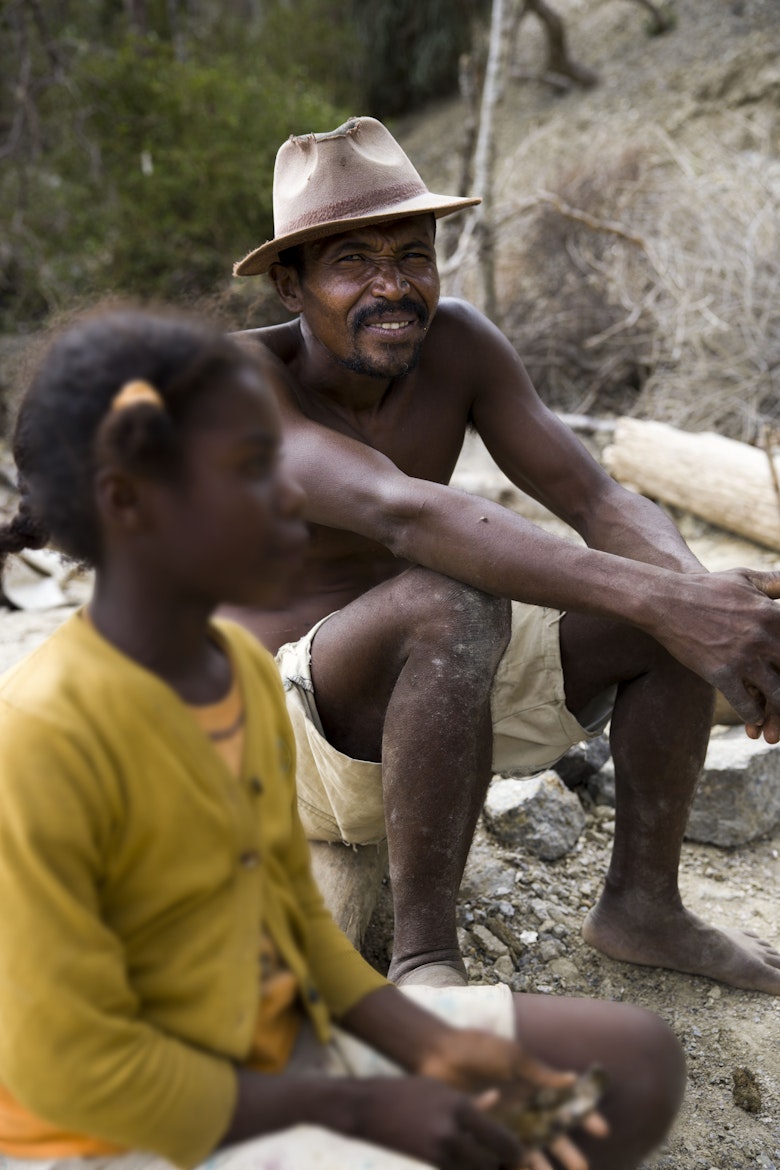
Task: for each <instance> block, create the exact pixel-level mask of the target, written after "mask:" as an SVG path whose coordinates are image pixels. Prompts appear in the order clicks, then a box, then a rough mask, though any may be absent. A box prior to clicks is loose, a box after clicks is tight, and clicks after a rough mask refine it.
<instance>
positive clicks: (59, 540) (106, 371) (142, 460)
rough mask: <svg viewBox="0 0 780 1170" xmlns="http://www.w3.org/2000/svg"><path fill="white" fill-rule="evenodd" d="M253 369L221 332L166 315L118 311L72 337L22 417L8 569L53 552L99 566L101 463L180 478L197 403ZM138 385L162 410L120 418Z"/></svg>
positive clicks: (1, 538)
mask: <svg viewBox="0 0 780 1170" xmlns="http://www.w3.org/2000/svg"><path fill="white" fill-rule="evenodd" d="M251 361H252V359H251V358H250V356H249V354H248V353H247V351H246V350H244V349H242V348H241V346H240V345H238V344H237V343H236V342H234V341H231V340H230V339H229V338H228V337H226V336H225V335H224V334H223V333H221V332H220V331H218V330H217V329H215V328H214V327H213V326H211V325H208V324H206V323H205V322H203V321H202V320H200V319H195V318H192V317H186V316H182V315H178V314H172V313H167V312H152V311H149V310H144V309H137V308H123V309H115V310H111V311H107V312H102V313H97V314H95V315H91V316H88V317H86V318H83V319H82V320H81V321H79V322H78V323H77V324H75V325H73V326H71V327H70V328H68V329H67V330H66V331H65V332H64V333H63V334H62V335H61V336H60V337H58V338H57V339H56V340H55V341H54V342H53V344H52V345H51V346H50V348H49V349H48V351H47V353H46V355H45V357H44V359H43V361H42V363H41V365H40V366H39V368H38V370H37V372H36V373H35V375H34V376H33V379H32V382H31V384H30V386H29V388H28V390H27V392H26V394H25V395H24V398H23V400H22V403H21V406H20V408H19V413H18V415H17V420H16V426H15V430H14V438H13V454H14V460H15V462H16V467H17V470H18V486H19V492H20V504H19V508H18V511H17V514H16V516H14V518H13V519H12V520H11V521H10V523H8V524H6V525H4V526H0V567H1V566H2V562H3V561H4V559H5V557H6V556H7V555H8V554H9V553H12V552H20V551H21V550H22V549H25V548H41V547H42V546H43V545H45V544H47V543H49V542H51V543H52V544H53V545H54V546H55V547H56V548H58V549H59V551H61V552H63V553H65V554H66V555H67V556H69V557H72V558H73V559H75V560H77V561H80V562H81V563H83V564H87V565H96V564H98V563H99V561H100V553H101V548H100V527H99V523H98V516H97V509H96V504H95V496H94V476H95V471H96V468H97V466H98V455H99V454H100V455H112V456H114V457H115V458H117V459H118V460H120V461H121V463H122V464H123V465H124V466H125V467H127V469H128V470H129V471H133V472H135V473H140V474H146V475H149V476H153V477H158V478H169V477H174V476H175V475H176V474H177V472H178V471H179V469H180V466H181V455H182V452H183V449H184V442H183V439H184V431H185V429H186V423H187V420H188V418H189V416H190V414H191V413H192V411H193V407H194V405H195V403H196V401H197V400H198V399H199V398H200V396H201V395H203V394H204V393H206V392H209V391H211V392H215V383H217V384H218V381H219V379H220V377H224V376H226V375H227V374H229V373H230V372H231V371H235V370H236V369H237V368H239V367H241V366H246V365H248V364H250V363H251ZM136 380H139V381H143V382H147V383H149V384H150V386H152V387H153V388H154V389H155V390H156V391H157V394H158V395H159V396H160V399H161V400H162V402H161V405H154V403H152V402H149V401H143V400H141V401H138V402H137V403H136V404H134V405H133V406H132V407H131V408H129V409H122V410H112V409H111V406H112V402H113V400H114V399H115V397H116V396H117V394H118V392H119V391H120V389H121V388H122V387H123V386H124V385H126V384H127V383H128V382H132V381H136ZM216 392H218V390H217V391H216Z"/></svg>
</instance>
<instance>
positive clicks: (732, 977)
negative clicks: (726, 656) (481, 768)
mask: <svg viewBox="0 0 780 1170" xmlns="http://www.w3.org/2000/svg"><path fill="white" fill-rule="evenodd" d="M561 659H562V663H563V671H564V680H565V686H566V699H567V705H568V707H569V709H570V710H571V711H574V712H575V713H576V712H577V711H579V710H582V708H583V707H584V706H585V704H586V703H587V702H588V701H589V700H590V699H592V698H593V697H594V696H595V695H597V694H599V692H600V691H603V690H604V689H605V688H606V686H607V685H609V684H613V683H615V682H617V683H619V687H618V693H617V699H616V702H615V709H614V713H613V716H612V724H611V733H610V739H611V743H612V756H613V759H614V763H615V782H616V784H615V786H616V803H617V808H616V818H615V842H614V847H613V851H612V859H611V863H610V867H609V872H608V874H607V879H606V884H605V887H604V892H603V893H602V895H601V898H600V899H599V902H598V904H597V905H596V907H595V908H594V909H593V910H592V911H591V913H590V914H589V915H588V918H587V920H586V923H585V927H584V930H583V934H584V937H585V939H586V940H587V941H588V942H589V943H590V944H591V945H592V946H594V947H596V948H597V949H598V950H601V951H603V952H604V953H605V954H607V955H610V956H611V957H612V958H615V959H624V960H627V961H629V962H634V963H645V964H647V965H649V966H653V967H670V968H672V969H674V970H677V971H687V972H689V973H691V974H695V975H709V976H711V977H712V978H713V979H719V980H722V981H723V982H724V983H729V984H731V985H732V986H735V987H745V988H751V989H753V990H756V991H767V992H770V993H775V994H780V954H778V953H777V951H775V950H774V949H773V948H771V947H769V946H768V945H767V944H765V943H763V942H761V941H760V940H759V939H758V938H756V937H755V936H754V935H750V934H746V933H744V932H743V931H740V930H720V929H717V928H715V927H712V926H709V925H707V924H706V923H704V922H702V921H701V920H700V919H698V918H697V917H695V916H694V915H693V914H690V913H689V912H688V911H687V910H686V909H685V908H684V906H683V905H682V902H681V899H680V894H679V891H678V886H677V870H678V865H679V860H680V850H681V847H682V840H683V833H684V831H685V825H686V823H687V820H688V813H689V810H690V805H691V801H692V800H693V794H694V790H695V788H696V782H697V780H698V777H699V773H700V771H701V767H702V764H703V762H704V755H705V752H706V749H707V741H708V738H709V732H710V723H711V717H712V692H711V690H710V688H709V687H708V686H707V685H706V684H705V683H703V682H702V681H701V679H699V678H697V677H696V676H695V675H693V674H691V673H690V672H689V671H688V670H686V669H685V668H684V667H683V666H681V665H680V664H679V663H678V662H676V661H675V659H673V658H671V657H670V656H669V655H668V654H666V652H665V651H664V650H663V649H662V648H661V647H660V646H659V645H658V644H657V643H656V642H654V641H653V640H652V639H650V638H648V637H646V636H645V635H643V634H641V633H639V632H638V631H636V630H633V629H631V627H628V626H617V625H615V624H614V623H611V622H608V621H604V620H601V619H594V618H588V617H584V616H582V615H579V614H566V615H565V617H564V618H563V619H562V621H561Z"/></svg>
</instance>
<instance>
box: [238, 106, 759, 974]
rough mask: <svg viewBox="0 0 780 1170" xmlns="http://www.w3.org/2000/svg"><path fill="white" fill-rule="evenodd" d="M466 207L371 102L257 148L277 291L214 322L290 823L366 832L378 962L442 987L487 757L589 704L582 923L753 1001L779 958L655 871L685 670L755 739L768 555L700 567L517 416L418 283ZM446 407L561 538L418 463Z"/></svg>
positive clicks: (666, 848)
mask: <svg viewBox="0 0 780 1170" xmlns="http://www.w3.org/2000/svg"><path fill="white" fill-rule="evenodd" d="M473 202H476V200H466V199H456V198H452V197H447V196H441V195H435V194H432V193H431V192H429V191H428V190H427V188H426V187H425V185H424V184H423V181H422V179H421V178H420V176H419V175H418V174H417V172H416V170H415V169H414V168H413V166H412V164H411V163H410V161H409V159H408V158H407V157H406V155H405V154H404V152H403V151H402V150H401V148H400V147H399V146H398V144H397V143H396V142H395V140H394V139H393V138H392V137H391V135H390V134H389V132H388V131H387V130H386V129H385V128H384V127H383V126H381V124H379V123H378V122H375V121H374V120H373V119H369V118H362V119H353V120H351V121H350V122H348V123H346V124H345V125H344V126H342V127H339V128H338V129H337V130H335V131H333V132H332V133H329V134H323V135H308V136H304V137H301V138H293V139H290V141H289V142H287V143H285V145H284V146H283V147H282V148H281V150H280V152H279V155H278V157H277V166H276V172H275V180H274V214H275V231H276V235H275V237H274V239H273V240H271V241H269V242H268V243H266V244H264V245H263V246H262V247H260V248H257V249H255V251H253V252H252V253H250V254H249V255H248V256H247V257H246V258H245V259H244V260H242V261H241V262H239V263H238V264H237V265H236V268H235V271H236V273H237V274H238V275H250V274H253V273H261V272H266V271H269V270H270V274H271V278H272V280H273V281H274V283H275V285H276V289H277V291H278V294H279V297H280V299H281V301H282V303H283V305H284V306H285V308H286V309H287V310H289V311H291V312H292V313H294V314H296V318H295V320H293V321H290V322H288V323H286V324H283V325H278V326H273V327H270V328H265V329H257V330H249V331H247V332H246V333H244V334H242V336H243V337H244V338H245V339H246V341H247V343H255V342H256V343H261V344H263V345H264V346H266V347H268V349H270V350H271V351H272V352H273V353H274V354H276V355H277V357H278V358H279V359H280V361H281V363H282V364H283V366H284V367H286V371H287V387H286V390H285V391H284V392H283V393H282V394H281V400H280V407H281V411H282V415H283V423H284V429H285V450H286V455H285V458H286V459H287V460H288V461H289V463H290V465H291V467H292V470H293V472H294V475H295V477H296V478H297V479H298V480H299V482H300V483H301V484H302V485H303V487H304V488H305V490H306V493H307V495H308V509H307V518H308V520H309V522H310V524H311V526H312V541H311V548H310V552H309V561H308V566H307V570H306V573H305V593H304V594H303V595H302V596H301V597H300V598H299V600H298V601H297V602H296V603H295V604H294V605H292V606H290V607H289V608H288V609H287V610H286V611H284V612H280V613H260V612H251V613H250V612H246V611H243V612H242V613H240V614H239V615H236V616H238V617H239V620H241V621H243V622H244V623H245V624H246V625H247V626H249V628H250V629H252V630H254V631H255V632H256V633H257V634H258V635H259V636H260V637H261V638H262V639H263V641H264V642H265V643H266V644H267V645H268V646H269V647H271V648H272V649H273V650H274V651H275V650H277V649H278V648H279V647H280V646H282V644H283V643H287V645H285V646H284V647H283V648H282V650H281V653H280V655H279V662H280V667H281V669H282V673H283V675H284V676H285V678H286V684H285V685H286V687H287V688H288V698H289V704H290V712H291V715H292V718H293V722H294V725H295V729H296V738H297V740H298V745H299V754H300V759H299V783H300V808H301V813H302V816H303V820H304V824H305V826H306V828H307V831H308V833H309V835H310V837H312V838H319V839H326V840H327V839H330V840H337V839H342V840H346V841H348V842H353V843H357V842H364V843H365V842H368V841H377V840H379V839H381V838H382V837H383V836H384V834H385V832H386V834H387V839H388V845H389V856H390V873H391V881H392V889H393V899H394V909H395V940H394V954H393V958H392V964H391V967H390V972H389V974H390V977H391V978H392V979H394V980H395V981H396V982H397V983H399V984H400V983H405V982H428V983H438V984H447V983H458V982H464V981H465V975H464V968H463V963H462V960H461V956H460V953H459V950H458V944H457V938H456V929H455V902H456V896H457V892H458V887H459V884H460V880H461V876H462V873H463V867H464V864H465V861H466V856H467V853H468V849H469V846H470V843H471V839H472V834H473V831H474V827H475V824H476V820H477V817H478V815H479V811H480V808H481V806H482V803H483V799H484V795H485V791H486V788H487V785H488V783H489V780H490V777H491V774H492V771H493V769H494V768H501V769H507V768H509V767H514V768H515V769H516V770H520V771H523V770H524V771H526V772H528V773H531V772H535V771H540V770H541V769H542V768H543V767H545V766H549V765H551V764H552V763H553V762H554V761H555V760H556V759H557V758H559V757H560V756H561V755H562V754H563V753H564V752H565V751H566V750H567V748H568V747H569V746H570V745H571V744H573V743H575V742H577V741H579V740H581V739H583V738H585V737H586V736H587V735H589V734H596V733H598V731H599V730H600V729H601V727H603V725H604V722H605V720H606V718H607V717H609V715H610V713H611V743H612V753H613V757H614V762H615V775H616V783H617V793H618V800H617V813H616V827H615V840H614V848H613V852H612V858H611V862H610V866H609V872H608V874H607V878H606V883H605V886H604V889H603V892H602V893H601V896H600V898H599V900H598V903H597V905H596V906H595V907H594V908H593V909H592V910H591V912H590V914H589V915H588V917H587V920H586V922H585V925H584V936H585V938H586V939H587V941H588V942H589V943H591V944H592V945H593V946H594V947H597V948H598V949H599V950H601V951H603V952H604V953H606V954H608V955H611V956H612V957H614V958H616V959H622V960H628V961H631V962H635V963H644V964H649V965H652V966H662V967H670V968H673V969H676V970H680V971H686V972H690V973H694V974H703V975H708V976H711V977H712V978H715V979H719V980H722V981H724V982H726V983H730V984H732V985H734V986H737V987H744V988H752V989H756V990H762V991H766V992H770V993H775V994H777V993H779V992H780V954H778V952H777V951H776V950H774V949H773V948H771V947H770V946H768V945H767V944H765V943H763V942H761V941H760V940H758V939H756V938H755V937H754V936H752V935H746V934H744V933H742V932H741V931H738V930H728V929H724V930H721V929H717V928H715V927H711V926H708V925H706V924H705V923H703V922H702V921H700V920H699V919H697V918H695V917H694V916H693V915H692V914H690V913H689V912H688V911H687V910H686V909H685V908H684V907H683V905H682V902H681V899H680V895H679V892H678V887H677V869H678V863H679V857H680V848H681V844H682V839H683V830H684V828H685V824H686V820H687V817H688V810H689V807H690V803H691V799H692V796H693V792H694V789H695V785H696V781H697V778H698V775H699V772H700V769H701V765H702V762H703V758H704V753H705V750H706V746H707V740H708V734H709V729H710V722H711V713H712V687H713V686H717V687H719V688H720V689H721V690H722V691H723V692H724V693H725V695H726V696H727V698H728V699H729V700H730V702H731V703H732V705H733V706H734V707H735V708H736V710H737V711H738V712H739V714H740V715H741V717H742V718H743V719H744V720H745V722H746V724H747V730H748V734H750V735H752V736H753V737H754V738H755V737H758V736H759V735H761V734H763V735H764V736H765V738H766V740H767V741H768V742H770V743H777V742H778V740H779V739H780V674H779V673H778V668H780V608H779V607H777V606H776V605H775V604H773V602H772V601H771V600H769V599H770V598H774V597H778V596H780V575H778V574H771V573H758V572H752V571H748V570H734V571H729V572H722V573H713V574H709V573H707V572H706V571H705V570H704V569H703V567H702V566H701V564H700V563H699V562H698V561H697V560H696V558H695V557H694V556H693V554H692V553H691V552H690V550H689V549H688V548H687V546H686V545H685V544H684V542H683V541H682V539H681V537H680V536H679V534H678V532H677V530H676V529H675V527H674V526H673V525H672V524H671V523H670V521H669V520H668V519H667V518H666V517H665V515H664V514H663V513H662V512H661V510H660V509H658V508H657V507H656V506H655V505H654V504H652V503H651V502H650V501H648V500H646V499H644V498H642V497H641V496H638V495H634V494H632V493H629V492H627V491H625V490H624V489H623V488H621V487H620V486H619V485H618V484H617V483H615V482H614V481H613V480H612V479H611V478H610V477H609V476H608V475H607V474H605V472H604V471H603V470H602V469H601V468H600V467H599V466H598V465H597V464H596V463H595V462H594V461H593V460H592V459H591V458H590V456H589V455H588V453H587V452H586V451H585V450H584V448H583V447H582V446H581V444H580V443H579V442H578V440H577V439H576V438H575V437H574V436H573V435H572V433H571V432H570V431H569V430H568V429H567V428H566V427H565V426H563V425H562V424H561V422H560V421H559V420H558V419H557V418H556V417H555V415H553V414H552V413H551V412H550V411H549V410H547V409H546V407H545V406H544V405H543V404H542V402H541V401H540V399H539V398H538V396H537V395H536V393H535V391H534V389H533V387H532V385H531V384H530V382H529V380H528V377H527V375H526V373H525V371H524V369H523V366H522V363H521V361H520V360H519V358H518V356H517V354H516V353H515V351H514V350H513V348H512V346H511V345H510V344H509V343H508V341H507V340H506V339H505V338H504V337H503V336H502V334H501V333H500V332H499V331H498V330H497V329H496V328H495V327H494V326H493V325H492V324H491V323H490V322H489V321H488V320H486V319H485V318H484V317H483V316H482V315H481V314H480V313H478V312H477V311H476V310H475V309H474V308H473V307H471V306H470V305H468V304H466V303H464V302H462V301H457V300H444V301H442V302H441V303H440V301H439V278H438V273H437V268H436V256H435V252H434V234H435V219H436V217H439V216H441V215H448V214H450V213H451V212H454V211H458V210H460V209H461V208H462V207H464V206H468V205H469V204H470V203H473ZM469 426H472V427H474V428H476V430H477V432H478V433H479V434H480V436H481V437H482V439H483V441H484V443H485V445H486V447H487V449H488V451H489V452H490V453H491V455H492V456H493V458H494V459H495V461H496V463H497V464H498V466H499V467H500V468H502V470H503V471H504V472H505V473H506V474H507V475H508V476H509V477H510V479H512V480H513V482H514V483H516V484H517V485H518V486H519V487H521V488H522V489H523V490H525V491H526V492H529V493H530V494H531V495H532V496H534V497H535V498H536V499H538V500H540V501H541V502H542V503H543V504H545V505H546V506H547V507H548V508H550V509H551V510H552V511H553V512H554V513H555V514H556V515H557V516H559V517H561V518H562V519H563V520H565V521H566V522H567V523H568V524H570V525H571V527H572V528H573V529H575V530H576V532H578V533H579V534H580V535H581V536H582V538H583V539H584V541H585V547H582V546H581V545H579V544H576V543H574V542H570V541H566V540H562V539H559V538H556V537H554V536H551V535H549V534H547V533H545V532H544V531H542V530H540V529H539V528H537V527H535V526H534V525H533V524H531V523H529V522H528V521H527V520H525V519H523V518H521V517H520V516H518V515H515V514H514V513H512V512H510V511H509V510H507V509H506V508H503V507H500V506H499V505H497V504H493V503H490V502H487V501H485V500H483V499H479V498H477V497H473V496H469V495H466V494H464V493H462V492H460V491H457V490H455V489H453V488H451V487H449V486H447V484H448V481H449V479H450V476H451V474H452V471H453V468H454V466H455V462H456V460H457V458H458V454H459V452H460V449H461V444H462V443H463V439H464V435H465V433H466V430H467V428H468V427H469ZM510 599H511V601H512V605H511V606H510ZM510 611H511V612H510ZM328 615H332V616H328ZM323 619H327V620H325V621H323ZM320 622H322V624H319V623H320ZM298 639H302V641H301V642H299V643H297V644H295V645H290V643H295V642H296V640H298ZM380 762H381V763H380Z"/></svg>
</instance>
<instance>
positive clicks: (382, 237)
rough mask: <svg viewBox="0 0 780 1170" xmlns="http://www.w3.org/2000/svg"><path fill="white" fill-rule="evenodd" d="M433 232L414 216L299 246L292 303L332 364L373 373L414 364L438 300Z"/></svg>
mask: <svg viewBox="0 0 780 1170" xmlns="http://www.w3.org/2000/svg"><path fill="white" fill-rule="evenodd" d="M434 235H435V220H434V218H433V216H432V215H417V216H412V217H410V218H408V219H401V220H395V221H393V222H390V223H386V224H378V225H377V224H372V225H370V226H368V227H363V228H358V229H356V230H353V231H349V232H343V233H341V234H340V235H337V236H329V237H328V238H327V239H325V240H317V241H315V242H314V243H311V244H306V245H304V248H303V270H302V272H300V273H296V278H297V295H298V299H299V301H300V304H299V306H298V308H299V311H300V312H301V314H302V316H303V317H304V319H305V321H306V324H307V325H308V327H309V329H310V330H311V332H312V334H313V335H314V337H315V338H316V339H317V340H318V341H319V342H320V343H321V344H322V345H323V346H325V348H326V349H327V350H328V351H329V352H330V354H331V355H332V356H333V357H335V359H336V361H337V362H338V363H339V365H341V366H343V367H344V368H345V369H348V370H351V371H353V372H354V373H357V374H365V375H368V376H369V377H375V378H397V377H400V376H401V375H403V374H406V373H408V372H409V370H411V369H413V368H414V367H415V365H416V364H417V362H418V361H419V358H420V353H421V351H422V345H423V342H424V340H425V334H426V330H427V328H428V326H429V324H430V322H431V318H432V317H433V314H434V313H435V311H436V306H437V305H438V303H439V274H438V271H437V268H436V252H435V249H434Z"/></svg>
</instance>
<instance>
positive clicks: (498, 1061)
mask: <svg viewBox="0 0 780 1170" xmlns="http://www.w3.org/2000/svg"><path fill="white" fill-rule="evenodd" d="M415 1072H417V1073H419V1074H420V1075H421V1076H426V1077H433V1078H435V1079H436V1080H438V1081H444V1083H445V1084H448V1085H453V1086H454V1087H455V1088H457V1089H464V1090H467V1091H469V1090H470V1091H476V1092H479V1091H481V1090H483V1089H488V1088H493V1087H494V1086H498V1085H501V1084H503V1083H505V1082H507V1081H511V1082H513V1088H514V1091H515V1092H516V1093H520V1092H522V1091H523V1086H525V1088H526V1090H527V1093H528V1094H529V1095H530V1093H531V1092H532V1091H533V1090H534V1089H540V1088H550V1089H559V1088H560V1089H562V1088H566V1087H567V1086H569V1085H571V1084H573V1083H574V1081H575V1080H576V1079H577V1075H576V1073H573V1072H561V1071H560V1070H559V1069H552V1068H550V1067H549V1065H546V1064H542V1063H541V1061H538V1060H535V1059H534V1058H533V1057H532V1056H529V1055H528V1054H527V1053H526V1052H525V1050H524V1049H523V1048H522V1047H521V1046H520V1045H519V1044H518V1043H517V1042H516V1041H515V1040H506V1039H504V1038H503V1037H501V1036H495V1035H493V1034H492V1033H490V1032H483V1031H481V1030H479V1029H478V1028H447V1029H446V1031H444V1032H443V1034H440V1035H439V1036H438V1037H437V1040H436V1045H435V1047H433V1048H431V1050H430V1051H429V1052H427V1053H425V1055H424V1056H423V1057H422V1059H421V1060H420V1062H419V1064H418V1066H417V1068H416V1069H415Z"/></svg>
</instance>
